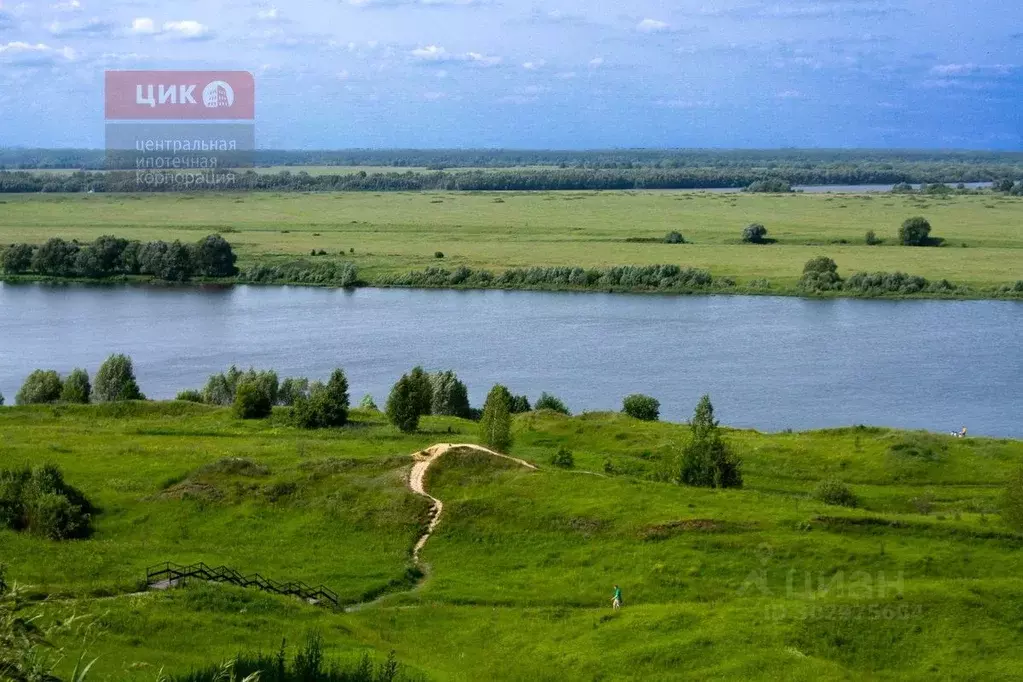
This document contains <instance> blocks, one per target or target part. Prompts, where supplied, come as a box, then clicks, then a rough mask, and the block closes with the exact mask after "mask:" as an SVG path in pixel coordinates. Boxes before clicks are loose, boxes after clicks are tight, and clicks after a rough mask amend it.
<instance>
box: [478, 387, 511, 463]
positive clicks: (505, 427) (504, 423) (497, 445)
mask: <svg viewBox="0 0 1023 682" xmlns="http://www.w3.org/2000/svg"><path fill="white" fill-rule="evenodd" d="M480 439H481V440H482V441H483V442H484V443H486V444H487V445H488V446H489V447H491V448H493V449H494V450H497V451H499V452H503V451H507V450H508V448H509V447H511V443H512V435H511V393H509V392H508V389H507V388H505V387H504V386H502V385H501V384H497V385H496V386H494V387H493V388H492V389H490V393H489V394H488V395H487V401H486V402H485V403H484V404H483V416H482V417H481V418H480Z"/></svg>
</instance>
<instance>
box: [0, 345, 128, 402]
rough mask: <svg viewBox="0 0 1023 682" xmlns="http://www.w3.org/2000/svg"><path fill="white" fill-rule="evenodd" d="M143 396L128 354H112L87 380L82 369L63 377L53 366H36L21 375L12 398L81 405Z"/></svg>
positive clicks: (23, 400) (16, 400)
mask: <svg viewBox="0 0 1023 682" xmlns="http://www.w3.org/2000/svg"><path fill="white" fill-rule="evenodd" d="M145 399H146V398H145V396H144V395H143V394H142V391H141V390H139V385H138V382H137V381H136V380H135V368H134V366H133V365H132V361H131V358H129V357H128V356H126V355H121V354H115V355H111V356H110V357H109V358H107V359H106V360H105V361H104V362H103V364H102V365H100V368H99V371H98V372H96V379H95V382H90V381H89V373H88V372H87V371H86V370H84V369H75V370H73V371H72V372H71V373H70V374H68V375H67V377H63V378H62V377H61V376H60V374H58V373H57V372H56V371H55V370H52V369H37V370H35V371H34V372H32V373H31V374H29V375H28V378H26V379H25V383H23V384H22V385H21V389H20V390H19V391H18V394H17V396H15V399H14V402H15V404H17V405H46V404H52V403H67V404H74V403H77V404H82V405H85V404H88V403H90V402H97V403H113V402H122V401H125V400H145ZM0 405H3V398H2V397H0Z"/></svg>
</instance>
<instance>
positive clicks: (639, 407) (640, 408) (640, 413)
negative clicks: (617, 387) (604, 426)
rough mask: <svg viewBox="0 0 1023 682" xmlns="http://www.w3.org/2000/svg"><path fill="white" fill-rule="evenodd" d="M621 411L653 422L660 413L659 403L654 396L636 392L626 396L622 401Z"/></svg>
mask: <svg viewBox="0 0 1023 682" xmlns="http://www.w3.org/2000/svg"><path fill="white" fill-rule="evenodd" d="M622 412H624V413H625V414H627V415H629V416H630V417H635V418H636V419H642V420H643V421H648V422H655V421H657V419H658V418H659V417H660V414H661V403H660V402H659V401H658V400H657V399H656V398H651V397H650V396H648V395H641V394H638V393H637V394H634V395H630V396H626V398H625V399H624V400H623V401H622Z"/></svg>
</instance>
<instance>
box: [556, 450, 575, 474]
mask: <svg viewBox="0 0 1023 682" xmlns="http://www.w3.org/2000/svg"><path fill="white" fill-rule="evenodd" d="M551 464H552V465H553V466H556V467H558V468H559V469H571V468H572V467H574V466H575V457H574V456H573V455H572V451H571V450H568V449H566V448H563V447H561V448H558V451H557V452H556V453H554V456H553V457H551Z"/></svg>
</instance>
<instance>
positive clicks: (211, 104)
mask: <svg viewBox="0 0 1023 682" xmlns="http://www.w3.org/2000/svg"><path fill="white" fill-rule="evenodd" d="M202 103H203V104H205V105H206V108H207V109H223V108H225V107H229V106H231V105H232V104H234V88H232V87H231V86H230V85H228V84H227V83H225V82H224V81H213V82H212V83H210V84H209V85H207V86H206V87H205V88H203V91H202Z"/></svg>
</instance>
